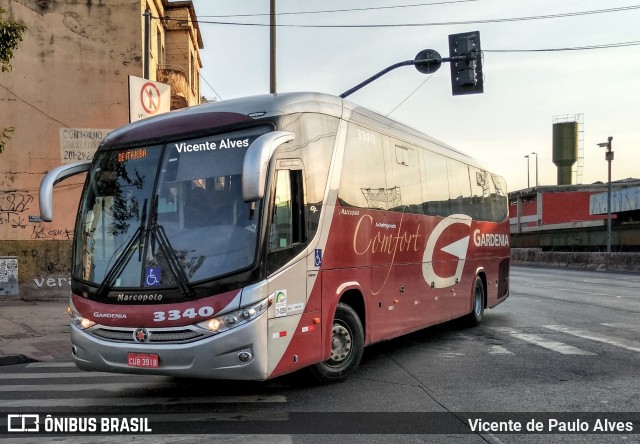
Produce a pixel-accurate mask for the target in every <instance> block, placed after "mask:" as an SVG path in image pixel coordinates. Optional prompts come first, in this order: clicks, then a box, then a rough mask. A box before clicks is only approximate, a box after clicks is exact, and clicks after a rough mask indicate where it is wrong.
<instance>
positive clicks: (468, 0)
mask: <svg viewBox="0 0 640 444" xmlns="http://www.w3.org/2000/svg"><path fill="white" fill-rule="evenodd" d="M477 1H480V0H451V1H441V2H433V3H416V4H412V5H394V6H378V7H370V8H352V9H327V10H321V11H298V12H279V13H276V15H277V16H285V15H307V14H329V13H335V12H358V11H379V10H384V9H401V8H416V7H422V6H437V5H447V4H453V3H469V2H477ZM264 16H270V14H269V13H262V14H229V15H201V16H200V17H211V18H230V17H264Z"/></svg>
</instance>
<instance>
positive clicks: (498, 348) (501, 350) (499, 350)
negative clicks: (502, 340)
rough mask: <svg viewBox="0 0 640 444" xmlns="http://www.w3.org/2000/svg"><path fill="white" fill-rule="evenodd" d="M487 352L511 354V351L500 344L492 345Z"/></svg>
mask: <svg viewBox="0 0 640 444" xmlns="http://www.w3.org/2000/svg"><path fill="white" fill-rule="evenodd" d="M489 354H491V355H512V354H513V352H510V351H509V350H507V349H506V348H504V347H503V346H501V345H492V346H491V349H490V350H489Z"/></svg>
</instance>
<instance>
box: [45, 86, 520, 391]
mask: <svg viewBox="0 0 640 444" xmlns="http://www.w3.org/2000/svg"><path fill="white" fill-rule="evenodd" d="M82 172H87V178H86V181H85V185H84V190H83V192H82V198H81V201H80V208H79V211H78V216H77V222H76V227H75V238H74V241H73V242H74V244H73V245H74V247H73V258H72V266H71V274H72V285H71V288H72V291H71V297H70V302H69V316H70V318H71V341H72V345H73V349H72V352H73V358H74V360H75V362H76V364H77V366H78V367H79V368H81V369H85V370H96V371H107V372H120V373H142V374H161V375H171V376H187V377H202V378H216V379H250V380H264V379H268V378H273V377H275V376H279V375H282V374H285V373H289V372H293V371H295V370H298V369H301V368H303V367H310V369H311V371H312V373H313V374H314V375H315V376H316V377H317V378H319V379H320V380H323V381H333V380H339V379H341V378H344V377H345V376H347V375H348V374H350V373H351V372H353V370H354V369H356V368H357V366H358V364H359V362H360V359H361V356H362V352H363V348H364V346H366V345H368V344H372V343H375V342H379V341H383V340H387V339H390V338H394V337H397V336H400V335H403V334H406V333H409V332H412V331H415V330H419V329H422V328H425V327H427V326H430V325H434V324H437V323H441V322H444V321H447V320H450V319H454V318H459V317H466V319H467V320H468V321H469V322H470V323H471V324H478V323H479V322H480V321H481V320H482V317H483V310H484V309H485V308H490V307H494V306H496V305H497V304H499V303H500V302H502V301H504V300H505V299H506V298H507V296H508V295H509V220H508V215H507V190H506V186H505V182H504V180H503V179H502V178H501V177H499V176H498V175H496V174H493V173H491V172H489V171H487V169H486V168H484V167H483V166H481V164H479V163H478V162H476V161H475V160H473V159H472V158H471V157H469V156H467V155H465V154H463V153H461V152H459V151H456V150H454V149H453V148H451V147H449V146H447V145H445V144H443V143H441V142H438V141H436V140H434V139H432V138H430V137H427V136H425V135H423V134H421V133H419V132H417V131H415V130H413V129H410V128H407V127H405V126H403V125H401V124H399V123H397V122H395V121H393V120H390V119H388V118H386V117H383V116H381V115H379V114H376V113H374V112H372V111H369V110H367V109H364V108H362V107H359V106H356V105H354V104H352V103H350V102H347V101H345V100H343V99H341V98H338V97H335V96H330V95H325V94H316V93H288V94H277V95H263V96H256V97H249V98H242V99H236V100H227V101H222V102H218V103H211V104H206V105H201V106H196V107H192V108H188V109H184V110H181V111H177V112H171V113H167V114H164V115H160V116H157V117H153V118H149V119H145V120H142V121H139V122H135V123H133V124H130V125H127V126H125V127H123V128H121V129H118V130H116V131H113V132H112V133H110V134H109V135H108V136H107V137H106V138H105V139H104V140H103V142H102V144H101V145H100V147H99V148H98V150H97V152H96V153H95V157H94V159H93V161H92V162H87V163H77V164H72V165H63V166H60V167H58V168H56V169H54V170H52V171H51V172H50V173H49V174H47V176H46V177H45V178H44V179H43V182H42V184H41V189H40V205H41V215H42V219H43V220H45V221H49V220H51V219H52V212H53V186H54V185H55V184H56V183H57V182H59V181H61V180H63V179H65V178H67V177H70V176H73V175H75V174H78V173H82Z"/></svg>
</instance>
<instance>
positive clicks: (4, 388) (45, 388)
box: [0, 382, 176, 392]
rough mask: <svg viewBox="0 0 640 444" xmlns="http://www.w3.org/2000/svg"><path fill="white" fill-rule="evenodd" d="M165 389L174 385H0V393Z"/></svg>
mask: <svg viewBox="0 0 640 444" xmlns="http://www.w3.org/2000/svg"><path fill="white" fill-rule="evenodd" d="M167 387H176V384H166V383H144V382H128V383H111V384H58V385H44V384H40V385H38V384H34V385H0V392H75V391H83V390H96V391H105V392H121V391H127V390H144V389H159V388H167Z"/></svg>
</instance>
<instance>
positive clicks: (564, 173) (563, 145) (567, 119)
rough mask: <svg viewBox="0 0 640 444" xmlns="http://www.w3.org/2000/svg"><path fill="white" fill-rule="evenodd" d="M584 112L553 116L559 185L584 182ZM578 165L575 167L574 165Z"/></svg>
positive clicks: (555, 157) (555, 159)
mask: <svg viewBox="0 0 640 444" xmlns="http://www.w3.org/2000/svg"><path fill="white" fill-rule="evenodd" d="M582 116H583V115H582V114H565V115H562V116H556V117H554V118H553V163H554V164H555V165H556V166H557V167H558V185H571V184H573V176H574V173H575V176H576V180H577V183H581V182H582V165H583V162H584V151H583V148H584V145H583V134H584V129H583V123H582ZM576 163H577V167H576V168H574V165H576Z"/></svg>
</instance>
